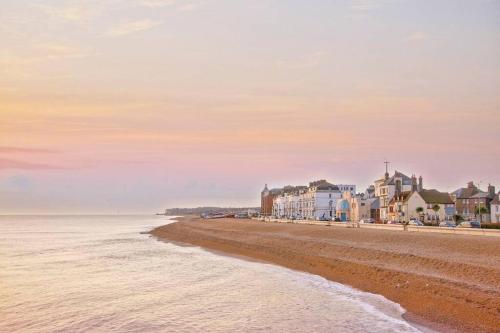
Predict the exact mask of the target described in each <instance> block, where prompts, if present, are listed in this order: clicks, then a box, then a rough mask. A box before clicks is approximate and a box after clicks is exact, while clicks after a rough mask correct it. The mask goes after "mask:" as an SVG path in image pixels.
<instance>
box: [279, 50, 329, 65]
mask: <svg viewBox="0 0 500 333" xmlns="http://www.w3.org/2000/svg"><path fill="white" fill-rule="evenodd" d="M325 56H326V53H325V52H322V51H316V52H312V53H310V54H307V55H305V56H304V57H302V58H301V59H296V60H280V61H278V62H277V63H276V66H277V67H281V68H287V69H306V68H307V69H311V68H315V67H318V66H319V65H320V64H321V63H322V61H323V60H324V59H325Z"/></svg>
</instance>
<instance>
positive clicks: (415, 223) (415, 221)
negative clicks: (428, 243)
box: [408, 219, 424, 227]
mask: <svg viewBox="0 0 500 333" xmlns="http://www.w3.org/2000/svg"><path fill="white" fill-rule="evenodd" d="M408 225H415V226H418V227H422V226H423V225H424V224H423V223H422V222H420V221H419V220H417V219H411V220H410V221H409V222H408Z"/></svg>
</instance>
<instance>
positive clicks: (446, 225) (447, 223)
mask: <svg viewBox="0 0 500 333" xmlns="http://www.w3.org/2000/svg"><path fill="white" fill-rule="evenodd" d="M439 226H440V227H443V228H455V227H456V226H457V225H456V224H455V223H453V222H451V221H443V222H441V223H439Z"/></svg>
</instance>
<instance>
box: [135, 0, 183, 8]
mask: <svg viewBox="0 0 500 333" xmlns="http://www.w3.org/2000/svg"><path fill="white" fill-rule="evenodd" d="M140 4H141V5H142V6H145V7H150V8H161V7H170V6H173V5H174V4H175V1H174V0H142V1H141V2H140Z"/></svg>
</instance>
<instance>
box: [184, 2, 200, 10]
mask: <svg viewBox="0 0 500 333" xmlns="http://www.w3.org/2000/svg"><path fill="white" fill-rule="evenodd" d="M199 7H200V5H199V4H195V3H188V4H185V5H182V6H180V7H179V11H181V12H192V11H195V10H197V9H198V8H199Z"/></svg>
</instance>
